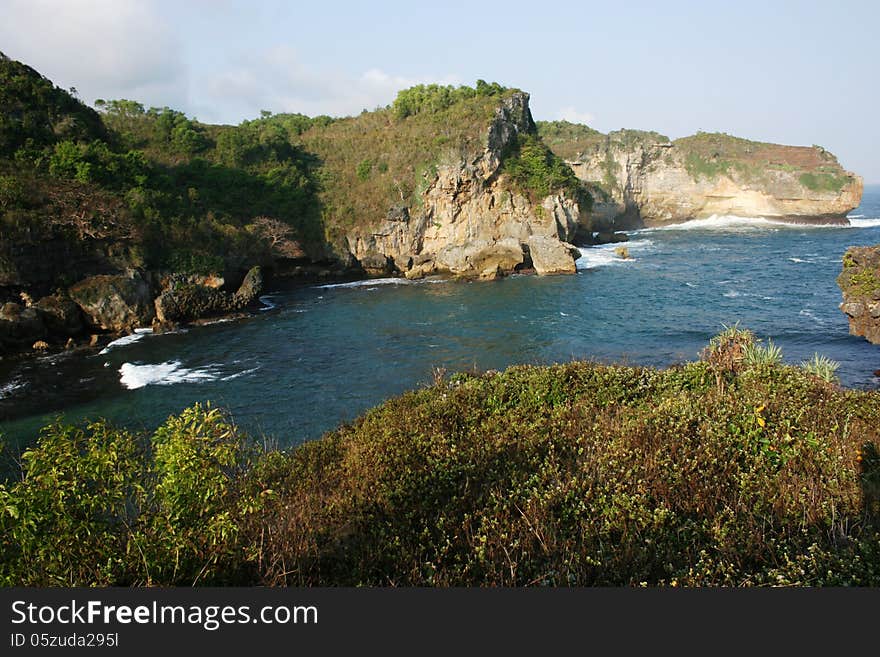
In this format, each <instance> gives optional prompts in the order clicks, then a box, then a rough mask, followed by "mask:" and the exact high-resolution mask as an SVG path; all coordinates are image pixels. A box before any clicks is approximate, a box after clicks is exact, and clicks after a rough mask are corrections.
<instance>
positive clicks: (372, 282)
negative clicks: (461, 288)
mask: <svg viewBox="0 0 880 657" xmlns="http://www.w3.org/2000/svg"><path fill="white" fill-rule="evenodd" d="M447 280H448V279H445V278H422V279H420V280H409V279H408V278H367V279H364V280H361V281H351V282H350V283H328V284H327V285H318V286H316V287H318V288H319V289H322V290H323V289H329V288H333V287H375V286H377V285H421V284H424V283H445V282H446V281H447Z"/></svg>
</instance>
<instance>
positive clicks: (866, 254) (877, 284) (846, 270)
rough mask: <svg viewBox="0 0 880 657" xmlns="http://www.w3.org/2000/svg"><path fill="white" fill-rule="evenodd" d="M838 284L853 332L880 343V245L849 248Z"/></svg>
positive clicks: (850, 328) (843, 306) (842, 306)
mask: <svg viewBox="0 0 880 657" xmlns="http://www.w3.org/2000/svg"><path fill="white" fill-rule="evenodd" d="M837 284H838V285H839V286H840V289H841V291H842V292H843V303H841V304H840V309H841V310H842V311H843V312H844V313H845V314H846V316H847V319H849V332H850V333H852V334H853V335H861V336H863V337H864V338H865V339H866V340H868V341H869V342H872V343H874V344H880V244H878V245H877V246H866V247H852V248H850V249H847V251H846V253H845V254H844V256H843V271H842V272H841V273H840V276H838V277H837Z"/></svg>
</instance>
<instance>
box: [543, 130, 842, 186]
mask: <svg viewBox="0 0 880 657" xmlns="http://www.w3.org/2000/svg"><path fill="white" fill-rule="evenodd" d="M537 127H538V134H539V135H540V137H541V139H542V140H543V141H544V142H545V143H546V144H547V145H548V146H549V147H550V148H551V149H552V150H553V152H554V153H556V154H557V155H559V156H560V157H562V158H564V159H566V160H575V159H577V158H579V157H591V156H594V155H596V154H601V153H602V152H606V151H610V150H611V149H622V150H633V149H634V148H636V147H638V146H641V147H650V146H653V145H655V144H670V143H671V144H672V145H673V146H674V148H675V152H676V153H678V154H679V156H680V157H681V158H682V160H683V162H684V166H685V168H686V169H687V172H688V173H689V174H690V175H691V177H692V178H693V179H694V180H695V181H699V180H700V179H713V178H716V177H717V176H720V175H728V176H733V177H734V178H737V179H741V180H743V181H745V182H751V183H754V184H767V182H768V178H767V174H768V172H771V171H774V170H777V171H787V172H791V173H795V174H796V175H797V177H798V180H799V182H800V183H801V184H802V185H803V186H804V187H806V188H807V189H810V190H814V191H828V192H838V191H840V190H841V189H842V188H843V187H844V186H845V185H846V184H847V183H848V182H849V181H850V177H849V176H848V175H847V174H846V172H845V171H844V170H843V168H842V167H841V166H840V163H839V162H838V161H837V158H835V157H834V155H833V154H832V153H829V152H828V151H826V150H825V149H824V148H822V147H821V146H812V147H801V146H781V145H779V144H769V143H765V142H758V141H751V140H749V139H742V138H740V137H734V136H732V135H728V134H726V133H717V132H715V133H709V132H698V133H697V134H695V135H691V136H689V137H682V138H681V139H676V140H674V141H672V142H670V140H669V138H668V137H666V136H665V135H661V134H660V133H657V132H650V131H644V130H616V131H613V132H610V133H608V134H607V135H605V134H603V133H601V132H599V131H598V130H594V129H593V128H590V127H588V126H585V125H582V124H578V123H570V122H568V121H539V122H538V123H537ZM669 157H671V156H670V155H667V156H666V159H669ZM606 182H607V184H606V186H607V187H608V189H607V190H606V191H609V192H610V191H611V188H612V187H613V184H612V183H611V181H606Z"/></svg>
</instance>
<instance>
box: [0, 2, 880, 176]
mask: <svg viewBox="0 0 880 657" xmlns="http://www.w3.org/2000/svg"><path fill="white" fill-rule="evenodd" d="M0 13H2V14H3V16H2V18H3V20H0V50H2V51H4V52H5V53H6V54H7V55H9V56H11V57H14V58H16V59H20V60H22V61H25V62H26V63H28V64H30V65H32V66H34V67H35V68H37V69H38V70H40V72H42V73H43V74H44V75H46V76H48V77H50V78H51V79H53V80H54V81H55V82H56V83H57V84H59V85H61V86H64V87H70V86H76V88H77V89H78V90H79V93H80V96H81V97H82V98H83V100H86V101H88V102H92V101H94V99H95V98H99V97H100V98H121V97H125V98H133V99H135V100H139V101H141V102H143V103H144V104H145V105H147V106H150V105H159V106H161V105H169V106H171V107H175V108H177V109H182V110H184V111H186V112H187V113H189V114H191V115H195V116H196V117H197V118H199V119H200V120H203V121H208V122H226V123H237V122H239V121H241V120H242V119H246V118H253V117H255V116H257V115H258V114H259V111H260V110H261V109H267V110H271V111H274V112H281V111H299V112H303V113H306V114H318V113H328V114H333V115H345V114H354V113H358V112H360V111H361V110H362V109H365V108H366V109H372V108H374V107H377V106H382V105H385V104H388V103H390V102H391V101H392V100H393V99H394V95H395V93H396V91H397V90H398V89H400V88H403V87H406V86H409V85H411V84H415V83H418V82H444V83H452V84H460V83H469V84H473V82H474V81H475V80H476V79H477V78H484V79H486V80H489V81H493V80H494V81H498V82H501V83H503V84H505V85H508V86H516V87H520V88H522V89H524V90H526V91H529V92H530V93H531V94H532V103H531V105H532V112H533V114H534V116H535V118H536V119H556V118H567V119H569V120H576V121H581V122H586V123H588V124H589V125H591V126H593V127H595V128H597V129H599V130H602V131H608V130H614V129H617V128H624V127H626V128H641V129H652V130H657V131H659V132H662V133H664V134H667V135H669V136H670V137H673V138H675V137H680V136H684V135H686V134H691V133H693V132H696V131H697V130H705V131H720V132H728V133H731V134H736V135H739V136H743V137H748V138H751V139H759V140H765V141H773V142H780V143H789V144H801V145H809V144H814V143H815V144H820V145H822V146H824V147H826V148H828V149H829V150H831V151H833V152H834V153H835V154H837V155H838V157H839V158H840V160H841V163H842V164H843V165H844V166H846V167H847V168H849V169H851V170H853V171H855V172H856V173H859V174H861V175H863V176H864V177H865V180H866V182H868V183H880V155H878V151H880V127H878V122H877V111H876V108H877V106H878V100H880V98H878V96H880V90H878V87H877V85H876V78H877V71H876V67H877V64H878V62H880V33H878V31H880V2H875V1H867V0H865V1H855V0H852V1H846V0H842V1H839V2H834V3H832V2H827V0H826V1H824V2H809V1H804V2H785V1H774V0H764V1H763V2H753V1H750V0H740V1H738V2H730V1H727V2H710V1H709V0H704V1H702V2H674V1H669V0H665V1H662V2H639V1H629V2H621V3H611V2H607V0H606V1H604V2H585V1H580V2H552V1H545V2H529V3H526V2H516V1H513V0H508V1H505V2H503V3H493V4H490V3H482V2H474V1H471V2H458V1H446V2H430V3H419V2H413V1H412V0H410V1H409V2H378V1H376V2H369V3H368V2H357V3H343V2H326V1H325V2H320V1H317V2H316V1H314V0H312V1H310V2H307V3H297V2H280V1H267V2H260V1H259V0H253V1H252V2H242V1H239V0H191V1H186V0H176V1H172V0H152V1H151V0H139V1H134V0H2V1H0Z"/></svg>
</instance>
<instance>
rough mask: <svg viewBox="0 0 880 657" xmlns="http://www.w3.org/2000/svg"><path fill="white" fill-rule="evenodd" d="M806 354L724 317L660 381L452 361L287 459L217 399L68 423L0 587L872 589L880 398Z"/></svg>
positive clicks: (13, 489)
mask: <svg viewBox="0 0 880 657" xmlns="http://www.w3.org/2000/svg"><path fill="white" fill-rule="evenodd" d="M814 361H815V362H811V363H806V364H804V366H803V367H800V368H795V367H790V366H785V365H782V364H781V363H780V360H779V353H778V350H777V349H776V348H775V347H773V346H772V345H770V344H767V345H763V344H761V343H759V342H758V341H757V340H756V339H755V338H754V336H752V335H751V334H750V333H748V332H745V331H740V330H737V329H731V330H728V331H725V333H723V334H722V335H720V336H718V337H716V338H715V339H713V340H712V342H711V343H710V345H709V346H708V347H707V348H706V350H705V352H704V355H703V358H702V359H701V360H700V361H698V362H692V363H687V364H684V365H680V366H676V367H672V368H670V369H666V370H654V369H650V368H641V367H622V366H605V365H597V364H594V363H584V362H573V363H569V364H566V365H554V366H550V367H531V366H518V367H512V368H510V369H508V370H507V371H505V372H501V373H497V372H489V373H486V374H483V375H465V374H457V375H453V376H451V377H448V378H446V377H444V378H442V379H440V378H438V380H437V381H436V382H435V384H434V385H432V386H430V387H428V388H425V389H421V390H416V391H413V392H409V393H407V394H405V395H403V396H401V397H398V398H395V399H392V400H390V401H388V402H386V403H384V404H382V405H381V406H379V407H377V408H374V409H373V410H371V411H369V412H367V413H366V414H364V415H363V416H362V417H360V418H359V419H358V420H356V421H355V422H353V423H351V424H348V425H345V426H342V427H340V428H339V429H337V430H336V431H333V432H330V433H328V434H327V435H325V436H324V437H323V438H321V439H320V440H316V441H312V442H309V443H306V444H304V445H302V446H300V447H298V448H295V449H293V450H291V451H289V452H276V451H270V452H264V451H261V450H258V449H257V448H255V447H254V446H253V443H251V442H249V441H248V440H246V439H245V437H244V436H243V435H242V433H241V432H240V431H239V430H238V429H236V428H235V426H234V424H232V422H231V421H230V420H229V419H228V418H226V417H224V416H223V414H222V413H220V412H218V411H217V410H216V409H212V408H208V407H198V406H197V407H194V408H191V409H188V410H186V411H185V412H184V413H182V414H181V415H180V416H179V417H171V418H169V419H168V421H167V422H166V423H165V424H164V425H163V426H162V427H160V428H159V429H158V430H157V431H156V432H155V433H154V434H153V435H152V436H138V435H135V434H132V433H129V432H127V431H124V430H120V429H115V428H113V427H111V426H109V425H108V424H106V423H104V422H96V423H92V424H88V425H85V426H81V427H68V426H65V425H63V424H60V423H56V424H54V425H52V426H50V427H47V428H46V429H45V430H44V431H43V433H42V436H41V438H40V440H39V442H38V444H37V445H36V446H34V447H33V448H31V449H29V450H28V451H27V452H26V453H25V454H24V456H23V470H22V475H21V479H20V480H19V481H14V482H12V481H11V482H8V483H7V484H6V485H5V486H3V487H0V529H2V531H0V581H2V582H3V583H4V584H5V585H53V584H54V585H57V584H63V585H80V584H81V585H94V584H99V585H107V584H122V585H129V584H153V585H156V584H186V585H189V584H233V583H234V584H274V585H278V584H289V585H412V584H414V585H518V586H523V585H612V586H613V585H649V586H654V585H658V586H677V585H682V586H685V585H780V584H781V585H792V584H794V585H869V586H877V585H878V584H880V525H878V520H880V456H878V451H877V447H878V440H880V435H878V433H877V427H878V426H880V404H878V403H877V402H878V397H877V393H876V392H857V391H846V390H842V389H840V388H838V387H837V386H836V385H835V384H834V383H833V364H830V363H828V362H827V361H823V360H822V359H820V358H816V359H814ZM59 492H60V493H61V494H59Z"/></svg>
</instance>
